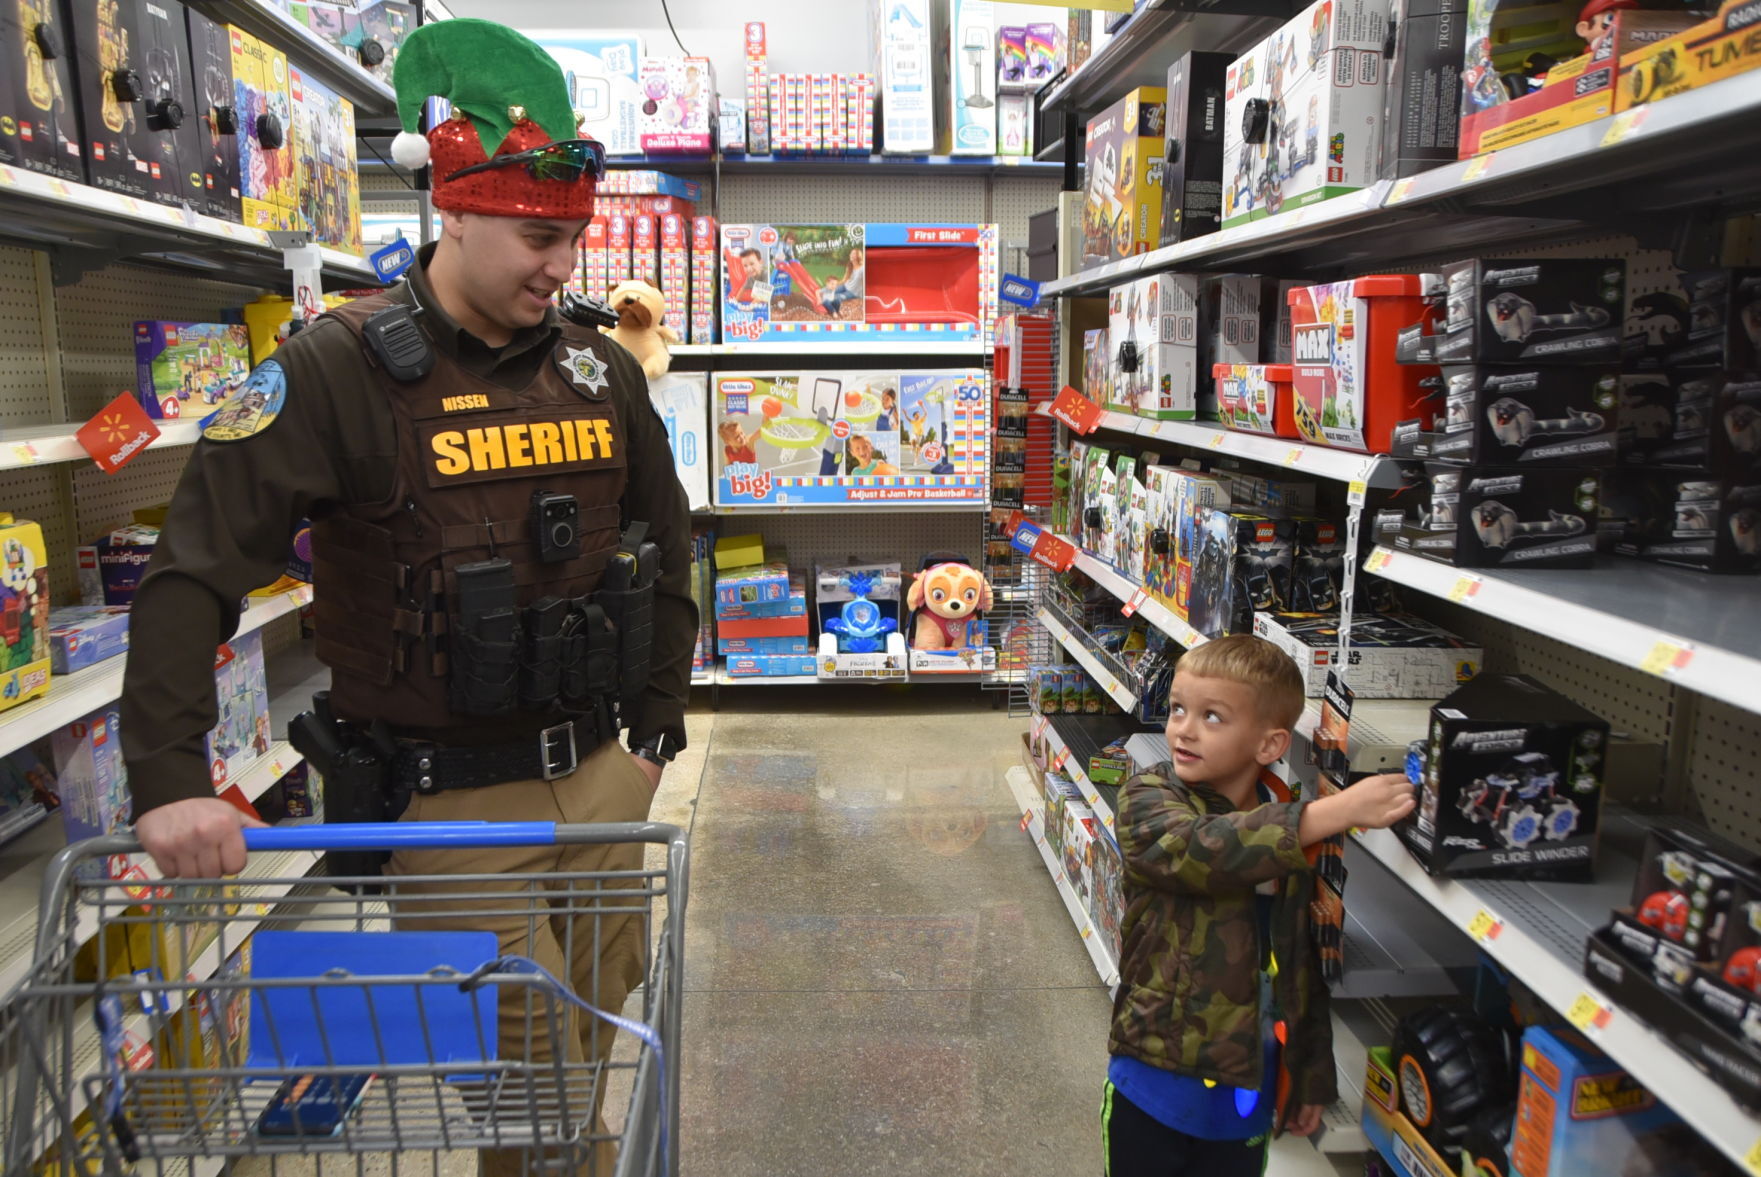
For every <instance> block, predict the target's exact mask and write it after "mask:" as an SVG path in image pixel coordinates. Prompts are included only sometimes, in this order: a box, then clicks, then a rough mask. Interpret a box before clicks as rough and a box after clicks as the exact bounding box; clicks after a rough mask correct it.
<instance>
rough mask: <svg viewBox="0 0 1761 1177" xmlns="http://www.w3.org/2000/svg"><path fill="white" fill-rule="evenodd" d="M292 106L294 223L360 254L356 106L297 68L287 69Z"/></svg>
mask: <svg viewBox="0 0 1761 1177" xmlns="http://www.w3.org/2000/svg"><path fill="white" fill-rule="evenodd" d="M288 97H289V100H290V102H291V104H292V107H293V130H292V136H293V147H292V151H293V153H294V159H295V161H296V166H297V175H296V176H295V180H294V206H293V214H294V215H293V222H294V227H295V228H300V229H305V230H306V231H308V232H310V233H311V234H312V237H313V240H314V241H316V242H318V243H319V244H322V245H326V246H329V247H331V248H333V249H338V250H341V251H342V252H344V253H352V254H355V255H356V256H357V257H358V256H360V254H361V252H362V243H361V190H360V180H359V164H358V161H357V158H356V150H357V149H356V146H355V104H354V103H352V102H350V101H349V100H348V99H346V98H343V97H341V96H340V95H338V94H337V93H335V92H334V91H332V90H331V89H330V88H329V87H327V86H325V85H323V84H322V83H320V82H318V81H315V80H314V79H313V78H312V77H311V76H309V75H308V74H305V73H304V72H302V71H301V70H300V69H299V68H297V67H292V68H290V69H289V71H288Z"/></svg>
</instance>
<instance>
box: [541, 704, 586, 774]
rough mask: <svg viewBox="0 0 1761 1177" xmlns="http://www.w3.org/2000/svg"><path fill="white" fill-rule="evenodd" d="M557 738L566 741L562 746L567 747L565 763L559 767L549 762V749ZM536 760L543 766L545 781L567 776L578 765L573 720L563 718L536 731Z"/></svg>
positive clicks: (578, 758) (578, 759) (579, 761)
mask: <svg viewBox="0 0 1761 1177" xmlns="http://www.w3.org/2000/svg"><path fill="white" fill-rule="evenodd" d="M559 738H561V739H563V740H565V741H566V743H565V745H564V746H565V747H566V748H567V752H566V755H567V757H568V763H567V765H566V766H564V767H560V768H558V767H553V766H552V764H551V749H552V747H553V746H555V741H556V740H558V739H559ZM559 750H560V749H559ZM538 761H539V763H540V764H541V765H542V766H543V776H544V779H545V780H547V781H554V780H556V779H557V778H558V777H565V776H568V775H569V774H570V773H572V772H574V771H575V769H576V768H577V767H579V765H580V763H581V760H580V757H579V755H578V754H577V753H576V751H575V721H574V720H572V719H565V720H564V721H563V722H561V723H559V724H557V725H556V726H554V727H547V728H545V729H544V730H543V731H541V732H539V733H538Z"/></svg>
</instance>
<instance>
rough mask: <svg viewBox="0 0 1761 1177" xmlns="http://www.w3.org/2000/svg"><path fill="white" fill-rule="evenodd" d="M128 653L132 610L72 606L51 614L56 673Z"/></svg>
mask: <svg viewBox="0 0 1761 1177" xmlns="http://www.w3.org/2000/svg"><path fill="white" fill-rule="evenodd" d="M127 652H128V610H127V609H125V608H118V607H115V606H108V605H97V606H92V605H71V606H68V607H66V608H62V609H53V610H51V611H50V613H49V660H50V663H51V664H52V666H53V668H54V671H55V673H56V674H70V673H72V672H73V671H75V670H83V669H85V668H86V667H88V666H91V665H93V664H94V663H97V662H102V661H104V660H105V659H106V658H114V657H116V656H117V655H118V654H126V653H127Z"/></svg>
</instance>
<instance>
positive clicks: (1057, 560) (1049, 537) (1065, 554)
mask: <svg viewBox="0 0 1761 1177" xmlns="http://www.w3.org/2000/svg"><path fill="white" fill-rule="evenodd" d="M1028 554H1029V555H1030V556H1032V557H1033V558H1034V559H1035V560H1037V561H1038V562H1039V563H1041V564H1044V565H1045V566H1046V567H1047V568H1050V569H1051V570H1052V571H1053V572H1064V571H1066V570H1067V569H1069V567H1070V566H1071V565H1072V564H1074V563H1076V548H1075V546H1074V545H1073V544H1071V543H1070V542H1069V541H1068V540H1063V539H1060V538H1058V537H1057V536H1055V535H1053V534H1052V533H1051V532H1049V531H1045V532H1041V533H1040V537H1039V538H1038V539H1037V540H1035V541H1034V544H1033V551H1032V552H1030V553H1028Z"/></svg>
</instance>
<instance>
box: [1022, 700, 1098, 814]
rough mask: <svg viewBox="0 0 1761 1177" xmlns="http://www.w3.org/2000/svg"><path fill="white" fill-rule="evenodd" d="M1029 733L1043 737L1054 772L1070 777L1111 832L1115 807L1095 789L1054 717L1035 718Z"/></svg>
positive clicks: (1040, 716) (1039, 716)
mask: <svg viewBox="0 0 1761 1177" xmlns="http://www.w3.org/2000/svg"><path fill="white" fill-rule="evenodd" d="M1029 731H1030V732H1031V733H1032V735H1033V736H1035V737H1041V736H1043V737H1044V738H1045V741H1046V746H1047V747H1048V748H1049V749H1050V750H1051V753H1052V757H1051V763H1052V771H1054V772H1061V773H1063V774H1064V775H1065V776H1067V777H1069V778H1070V781H1071V783H1072V784H1074V785H1075V786H1076V787H1077V788H1078V789H1080V790H1081V791H1082V799H1083V800H1084V801H1086V802H1088V807H1089V808H1090V809H1092V810H1094V811H1095V816H1096V817H1098V818H1100V820H1101V824H1102V825H1103V826H1105V827H1107V829H1108V830H1109V831H1110V830H1112V829H1113V827H1114V822H1115V820H1116V819H1115V817H1114V814H1113V807H1112V806H1111V805H1108V804H1107V800H1106V798H1104V797H1102V796H1101V794H1100V790H1098V789H1096V788H1095V786H1094V782H1093V781H1091V780H1089V779H1088V773H1087V772H1086V771H1085V770H1084V766H1083V765H1082V763H1081V762H1080V761H1078V760H1077V759H1076V757H1075V755H1074V754H1073V753H1072V752H1071V750H1070V745H1069V744H1068V743H1066V742H1065V740H1064V737H1063V736H1062V735H1060V734H1059V732H1058V726H1057V724H1055V723H1053V722H1052V717H1051V716H1048V715H1036V716H1034V717H1033V723H1032V724H1031V725H1030V726H1029Z"/></svg>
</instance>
